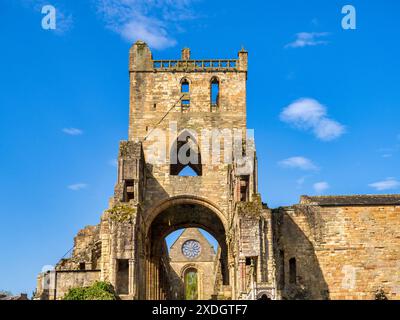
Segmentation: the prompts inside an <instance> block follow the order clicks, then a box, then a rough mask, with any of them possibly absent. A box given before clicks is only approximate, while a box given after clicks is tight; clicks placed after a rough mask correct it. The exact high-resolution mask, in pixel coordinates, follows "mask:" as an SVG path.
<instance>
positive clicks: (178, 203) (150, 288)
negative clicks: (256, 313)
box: [145, 197, 229, 300]
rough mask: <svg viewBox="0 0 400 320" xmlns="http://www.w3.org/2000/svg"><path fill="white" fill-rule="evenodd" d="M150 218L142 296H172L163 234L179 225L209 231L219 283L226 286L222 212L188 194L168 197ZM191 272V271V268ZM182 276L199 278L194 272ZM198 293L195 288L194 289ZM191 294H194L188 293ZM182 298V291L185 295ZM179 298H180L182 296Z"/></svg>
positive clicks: (157, 297)
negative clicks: (216, 252) (217, 251)
mask: <svg viewBox="0 0 400 320" xmlns="http://www.w3.org/2000/svg"><path fill="white" fill-rule="evenodd" d="M149 218H153V219H152V221H151V223H150V224H149V227H148V231H147V237H146V244H145V248H146V281H145V282H146V299H149V300H153V299H175V297H172V296H170V294H169V288H170V287H171V286H170V283H169V281H170V280H171V279H170V277H169V270H168V263H167V262H168V261H167V259H165V252H166V242H165V237H166V236H167V235H168V234H170V233H171V232H173V231H176V230H178V229H182V228H201V229H203V230H205V231H207V232H208V233H210V234H211V235H212V236H213V237H214V238H215V239H216V240H217V242H218V245H219V247H220V250H221V252H220V258H219V268H220V269H219V270H220V274H221V278H222V279H221V285H229V271H228V248H227V243H226V231H225V224H224V223H223V219H224V218H223V215H222V214H221V213H220V212H218V211H217V209H216V208H214V207H213V206H212V205H211V204H209V203H207V202H205V201H203V200H199V199H195V198H190V197H187V198H185V197H181V198H178V199H169V200H168V201H167V202H166V203H163V204H160V205H159V206H157V207H156V210H155V211H154V212H150V213H149ZM192 271H193V270H192ZM186 276H190V277H191V280H192V281H191V282H190V283H193V281H194V279H196V281H197V282H198V281H199V275H198V272H197V273H196V276H195V274H194V273H192V274H190V275H187V274H186V273H185V277H184V281H185V284H184V286H185V288H186V284H187V283H189V282H187V281H188V280H190V279H187V277H186ZM196 294H197V295H198V291H197V292H196ZM191 296H192V297H193V296H194V294H191ZM185 297H186V294H185ZM185 297H183V298H185Z"/></svg>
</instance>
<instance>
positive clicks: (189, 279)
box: [184, 268, 199, 300]
mask: <svg viewBox="0 0 400 320" xmlns="http://www.w3.org/2000/svg"><path fill="white" fill-rule="evenodd" d="M184 288H185V300H197V299H198V298H199V279H198V272H197V269H195V268H188V269H187V270H186V271H185V274H184Z"/></svg>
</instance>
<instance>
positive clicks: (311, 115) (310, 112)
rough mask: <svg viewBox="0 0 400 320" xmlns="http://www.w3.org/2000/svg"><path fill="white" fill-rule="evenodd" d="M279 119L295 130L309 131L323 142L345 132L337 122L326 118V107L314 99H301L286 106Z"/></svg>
mask: <svg viewBox="0 0 400 320" xmlns="http://www.w3.org/2000/svg"><path fill="white" fill-rule="evenodd" d="M280 119H281V120H282V121H284V122H286V123H289V124H291V125H293V126H295V127H297V128H300V129H303V130H311V131H312V132H313V133H314V134H315V136H316V137H317V138H318V139H320V140H323V141H329V140H334V139H336V138H338V137H340V136H341V135H342V134H344V132H345V127H344V126H343V125H342V124H340V123H339V122H337V121H335V120H333V119H330V118H328V117H327V111H326V107H325V106H324V105H322V104H321V103H319V102H318V101H317V100H315V99H311V98H301V99H299V100H296V101H294V102H293V103H291V104H290V105H289V106H287V107H286V108H285V109H283V111H282V112H281V114H280Z"/></svg>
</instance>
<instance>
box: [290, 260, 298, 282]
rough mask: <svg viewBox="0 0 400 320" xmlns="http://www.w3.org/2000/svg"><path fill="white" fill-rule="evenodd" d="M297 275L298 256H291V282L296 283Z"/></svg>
mask: <svg viewBox="0 0 400 320" xmlns="http://www.w3.org/2000/svg"><path fill="white" fill-rule="evenodd" d="M296 277H297V270H296V258H291V259H290V260H289V283H292V284H296Z"/></svg>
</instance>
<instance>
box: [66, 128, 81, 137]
mask: <svg viewBox="0 0 400 320" xmlns="http://www.w3.org/2000/svg"><path fill="white" fill-rule="evenodd" d="M62 131H63V132H64V133H65V134H68V135H70V136H80V135H81V134H83V131H82V130H81V129H77V128H64V129H62Z"/></svg>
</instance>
